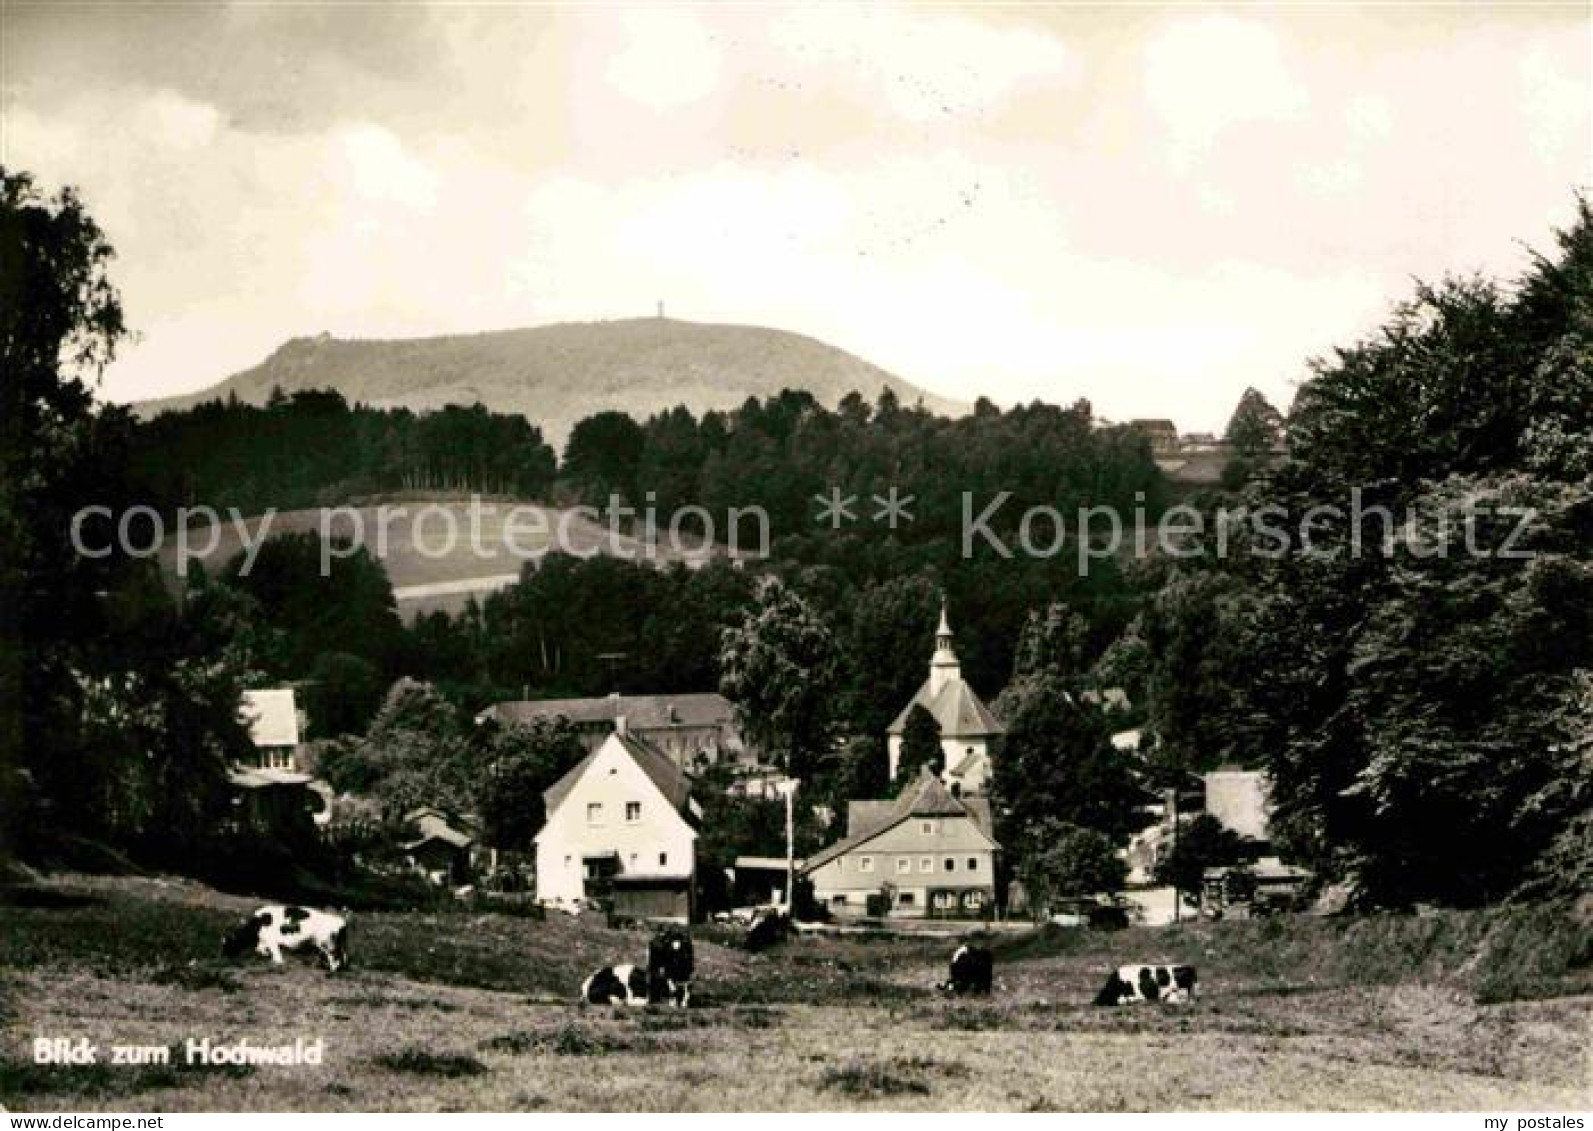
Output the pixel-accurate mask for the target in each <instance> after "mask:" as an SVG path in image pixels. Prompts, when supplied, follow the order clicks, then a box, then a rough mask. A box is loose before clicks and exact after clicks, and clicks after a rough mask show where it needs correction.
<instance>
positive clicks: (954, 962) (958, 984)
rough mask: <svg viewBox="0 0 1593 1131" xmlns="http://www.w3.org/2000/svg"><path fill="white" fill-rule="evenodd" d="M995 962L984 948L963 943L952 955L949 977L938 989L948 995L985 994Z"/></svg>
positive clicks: (988, 989) (988, 987)
mask: <svg viewBox="0 0 1593 1131" xmlns="http://www.w3.org/2000/svg"><path fill="white" fill-rule="evenodd" d="M995 962H996V960H995V956H994V955H993V954H991V953H990V951H989V949H987V948H986V947H982V946H969V945H968V944H967V943H964V944H963V945H962V946H959V947H958V948H957V950H956V952H955V953H954V954H952V956H951V970H950V976H949V977H948V978H947V979H946V981H945V982H943V983H941V985H940V987H939V988H940V989H942V990H944V991H945V992H946V993H948V994H987V993H989V992H990V984H991V974H992V973H993V971H994V970H995Z"/></svg>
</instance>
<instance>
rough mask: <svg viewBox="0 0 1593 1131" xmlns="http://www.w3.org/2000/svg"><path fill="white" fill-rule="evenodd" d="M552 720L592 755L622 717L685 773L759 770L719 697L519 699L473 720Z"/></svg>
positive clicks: (727, 705) (730, 711) (733, 715)
mask: <svg viewBox="0 0 1593 1131" xmlns="http://www.w3.org/2000/svg"><path fill="white" fill-rule="evenodd" d="M554 718H563V719H565V720H567V721H568V722H569V723H570V724H571V725H572V726H574V727H575V729H576V731H577V732H579V734H580V736H581V740H582V742H583V743H584V744H585V746H586V748H587V750H589V751H590V750H596V749H597V748H598V746H600V745H601V744H602V743H603V742H604V741H605V740H606V739H607V738H608V736H609V735H610V734H611V733H613V731H614V724H615V721H616V720H618V719H620V718H624V719H625V722H626V729H627V731H628V732H629V733H630V734H631V735H633V736H635V737H637V738H640V739H642V740H643V741H644V742H647V743H650V744H651V745H653V746H654V747H656V748H657V749H658V750H660V751H661V752H663V753H664V754H665V755H666V756H667V757H668V758H669V760H670V761H671V762H673V763H674V764H675V766H676V768H677V769H681V770H686V771H688V772H689V771H691V770H694V769H698V768H701V767H703V766H711V765H718V764H720V763H721V762H730V763H733V764H736V765H745V766H747V767H749V768H753V767H756V765H757V758H756V757H755V756H754V755H753V754H752V752H751V751H749V750H748V748H747V745H746V743H745V742H743V741H742V738H741V732H740V730H739V729H738V728H737V726H736V711H735V708H734V707H733V706H732V705H731V703H730V700H728V699H726V698H725V697H724V696H723V695H720V694H718V693H717V692H701V693H692V694H684V695H624V696H622V695H620V694H619V693H618V692H615V693H614V694H612V695H603V696H597V697H595V698H588V699H522V700H515V701H511V702H505V703H496V704H494V705H493V706H491V707H488V708H487V709H486V710H484V711H482V712H481V713H480V714H478V715H477V716H476V721H477V722H478V723H480V722H485V721H487V720H488V719H492V720H495V721H497V722H500V723H529V722H535V721H536V720H539V719H554Z"/></svg>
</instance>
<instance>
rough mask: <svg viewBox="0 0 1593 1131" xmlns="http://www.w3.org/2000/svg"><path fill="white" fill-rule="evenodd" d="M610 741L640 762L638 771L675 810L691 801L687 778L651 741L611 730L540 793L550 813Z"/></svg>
mask: <svg viewBox="0 0 1593 1131" xmlns="http://www.w3.org/2000/svg"><path fill="white" fill-rule="evenodd" d="M610 742H618V743H619V744H620V747H621V748H622V749H623V750H624V751H625V752H626V753H627V754H629V755H630V757H631V760H632V761H633V762H635V763H636V764H637V765H638V766H640V767H641V770H642V772H643V773H644V774H646V775H647V776H648V778H650V779H651V780H652V783H653V784H654V785H655V786H657V787H658V792H660V793H662V794H663V795H664V797H665V799H666V800H667V801H668V802H669V803H670V805H672V806H674V808H675V809H676V810H682V811H683V810H685V809H686V808H687V806H688V805H689V804H690V802H691V779H690V778H689V777H687V776H686V775H685V774H684V773H682V772H681V770H680V769H679V768H678V767H677V766H676V765H675V763H673V762H671V761H670V760H669V756H668V755H667V754H665V753H664V752H663V751H661V750H659V749H658V747H656V746H654V745H653V744H652V743H650V742H648V741H646V740H645V739H642V738H638V737H637V736H636V735H634V734H620V733H619V732H618V731H615V732H614V733H613V734H611V735H609V736H608V737H607V738H605V739H604V740H603V741H602V743H601V744H600V745H599V746H598V747H597V749H595V750H593V751H592V752H591V753H590V754H588V755H587V756H586V757H585V758H582V759H581V760H580V761H579V762H577V763H576V764H575V766H574V768H573V769H571V770H570V772H569V773H567V774H565V775H564V776H563V777H562V778H560V779H559V780H558V781H556V782H554V783H553V784H552V785H551V786H549V787H548V789H547V791H546V792H544V793H543V794H542V799H543V801H544V803H545V804H546V806H547V811H548V812H549V813H550V814H551V813H552V812H553V811H554V810H555V809H557V808H558V807H559V805H560V803H561V802H563V800H564V799H565V798H566V797H567V796H569V793H570V790H572V789H574V788H575V783H576V782H578V781H580V780H581V775H582V774H584V773H586V771H587V768H588V767H589V766H591V764H592V763H593V762H594V761H596V760H597V756H598V755H599V754H601V753H602V752H603V750H604V749H605V748H606V747H607V746H608V744H609V743H610Z"/></svg>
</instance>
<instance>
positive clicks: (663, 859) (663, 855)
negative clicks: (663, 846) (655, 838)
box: [658, 852, 669, 867]
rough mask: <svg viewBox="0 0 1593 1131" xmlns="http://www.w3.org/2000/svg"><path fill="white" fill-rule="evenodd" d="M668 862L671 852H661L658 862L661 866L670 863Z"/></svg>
mask: <svg viewBox="0 0 1593 1131" xmlns="http://www.w3.org/2000/svg"><path fill="white" fill-rule="evenodd" d="M668 863H669V853H667V852H660V853H659V854H658V864H659V866H660V867H662V866H663V865H665V864H668Z"/></svg>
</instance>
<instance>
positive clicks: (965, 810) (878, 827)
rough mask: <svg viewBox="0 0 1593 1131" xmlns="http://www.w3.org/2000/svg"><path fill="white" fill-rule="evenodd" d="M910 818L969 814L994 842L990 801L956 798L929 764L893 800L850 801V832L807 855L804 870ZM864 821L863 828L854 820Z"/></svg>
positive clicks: (965, 815)
mask: <svg viewBox="0 0 1593 1131" xmlns="http://www.w3.org/2000/svg"><path fill="white" fill-rule="evenodd" d="M911 817H967V818H968V819H969V820H970V821H972V822H973V823H974V825H975V826H977V827H978V829H979V831H980V832H982V833H984V834H985V835H986V836H987V837H990V839H991V841H992V842H994V841H995V836H994V834H993V832H992V830H991V826H990V803H989V802H988V801H987V800H986V799H985V798H983V797H967V798H959V797H953V796H952V794H951V790H949V789H947V788H946V785H945V783H944V782H942V781H941V780H940V778H939V777H937V776H936V774H935V771H934V770H931V769H930V768H929V767H928V766H923V767H921V768H920V770H919V774H918V777H917V778H916V779H915V780H913V781H912V782H909V783H908V785H907V787H906V788H905V789H903V790H902V792H901V793H900V794H899V795H898V796H897V798H896V800H894V801H852V802H849V803H848V804H847V810H846V819H847V835H846V836H845V837H844V838H842V839H841V840H838V841H836V842H835V843H834V844H832V845H830V846H829V847H828V848H826V849H824V850H823V851H821V852H818V853H816V854H814V855H813V856H811V857H809V858H808V862H807V864H806V865H805V866H804V867H803V869H802V870H803V872H811V871H812V870H813V869H815V868H817V867H820V866H821V865H824V864H828V863H829V862H830V861H831V860H834V859H835V858H836V857H837V856H844V855H845V854H846V853H848V852H850V851H852V849H854V848H857V847H858V846H859V845H862V844H864V843H866V842H867V841H870V840H873V839H874V838H875V837H876V836H878V835H879V834H880V833H882V832H885V831H886V830H888V829H893V828H895V827H896V826H897V825H899V824H901V823H902V822H903V821H905V820H908V819H909V818H911ZM859 820H861V821H862V822H863V824H862V826H861V827H858V826H857V825H856V824H855V822H858V821H859Z"/></svg>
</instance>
